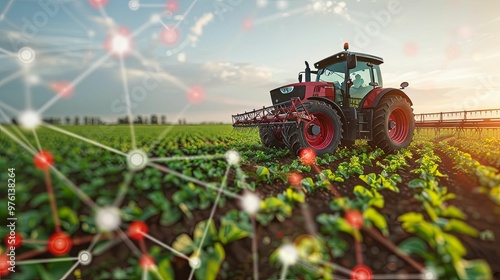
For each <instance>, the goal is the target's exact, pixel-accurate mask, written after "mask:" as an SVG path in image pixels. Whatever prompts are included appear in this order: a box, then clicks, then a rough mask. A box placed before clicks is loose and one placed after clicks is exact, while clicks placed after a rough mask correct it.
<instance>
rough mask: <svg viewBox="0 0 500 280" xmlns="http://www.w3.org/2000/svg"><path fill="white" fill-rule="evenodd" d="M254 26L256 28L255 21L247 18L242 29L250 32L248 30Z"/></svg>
mask: <svg viewBox="0 0 500 280" xmlns="http://www.w3.org/2000/svg"><path fill="white" fill-rule="evenodd" d="M253 26H254V21H253V19H251V18H246V19H245V20H243V22H242V27H243V29H244V30H247V31H248V30H250V29H252V28H253Z"/></svg>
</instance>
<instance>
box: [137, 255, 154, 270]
mask: <svg viewBox="0 0 500 280" xmlns="http://www.w3.org/2000/svg"><path fill="white" fill-rule="evenodd" d="M155 265H156V263H155V260H154V259H153V257H151V256H150V255H147V254H144V255H142V257H141V258H140V259H139V266H140V267H141V268H142V269H144V270H151V269H152V268H153V267H154V266H155Z"/></svg>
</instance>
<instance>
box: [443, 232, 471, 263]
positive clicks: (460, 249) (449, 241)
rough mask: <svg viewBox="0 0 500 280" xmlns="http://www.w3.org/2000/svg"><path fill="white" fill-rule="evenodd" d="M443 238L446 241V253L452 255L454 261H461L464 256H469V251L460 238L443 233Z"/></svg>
mask: <svg viewBox="0 0 500 280" xmlns="http://www.w3.org/2000/svg"><path fill="white" fill-rule="evenodd" d="M443 238H444V240H445V245H444V246H445V248H446V251H448V253H450V255H451V256H452V258H453V260H454V261H457V260H460V259H461V258H462V257H463V256H465V254H467V250H466V249H465V247H464V245H462V242H460V240H459V239H458V238H456V237H455V236H453V235H451V234H448V233H443Z"/></svg>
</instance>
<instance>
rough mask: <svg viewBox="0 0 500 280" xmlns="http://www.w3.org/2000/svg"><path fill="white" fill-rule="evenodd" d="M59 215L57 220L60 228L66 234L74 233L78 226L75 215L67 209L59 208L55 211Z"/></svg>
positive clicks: (78, 221) (78, 222)
mask: <svg viewBox="0 0 500 280" xmlns="http://www.w3.org/2000/svg"><path fill="white" fill-rule="evenodd" d="M57 212H58V214H59V219H60V222H61V226H62V227H63V228H64V229H65V230H66V231H67V232H68V233H73V232H75V231H76V230H77V229H78V227H79V226H80V220H79V219H78V216H77V214H76V213H75V211H73V210H72V209H71V208H69V207H66V206H64V207H61V208H59V210H58V211H57Z"/></svg>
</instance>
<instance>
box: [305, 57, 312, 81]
mask: <svg viewBox="0 0 500 280" xmlns="http://www.w3.org/2000/svg"><path fill="white" fill-rule="evenodd" d="M305 63H306V70H305V73H306V82H310V81H311V68H309V62H307V61H305Z"/></svg>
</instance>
